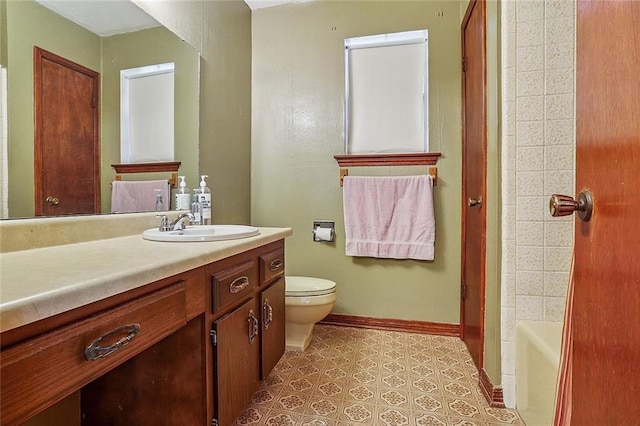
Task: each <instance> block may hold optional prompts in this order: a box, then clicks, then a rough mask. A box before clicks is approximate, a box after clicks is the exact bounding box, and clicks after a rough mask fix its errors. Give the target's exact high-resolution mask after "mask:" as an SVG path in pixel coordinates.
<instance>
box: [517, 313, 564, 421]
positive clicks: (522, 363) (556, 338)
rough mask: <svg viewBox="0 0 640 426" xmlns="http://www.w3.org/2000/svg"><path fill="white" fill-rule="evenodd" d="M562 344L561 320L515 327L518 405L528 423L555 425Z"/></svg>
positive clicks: (527, 323) (527, 322) (525, 323)
mask: <svg viewBox="0 0 640 426" xmlns="http://www.w3.org/2000/svg"><path fill="white" fill-rule="evenodd" d="M561 343H562V323H561V322H549V321H519V322H518V324H517V326H516V408H517V409H518V413H520V416H521V417H522V420H524V422H525V424H526V425H527V426H549V425H552V424H553V416H554V411H555V394H556V382H557V379H558V366H559V364H560V347H561Z"/></svg>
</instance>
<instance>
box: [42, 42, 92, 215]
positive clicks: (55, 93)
mask: <svg viewBox="0 0 640 426" xmlns="http://www.w3.org/2000/svg"><path fill="white" fill-rule="evenodd" d="M33 56H34V95H35V97H34V106H35V128H34V132H35V143H34V180H35V215H36V216H55V215H67V214H82V213H100V139H99V133H100V121H99V120H100V112H99V104H100V96H99V90H100V74H98V73H97V72H95V71H92V70H90V69H88V68H85V67H83V66H81V65H78V64H76V63H73V62H71V61H69V60H67V59H65V58H62V57H60V56H57V55H55V54H53V53H51V52H47V51H46V50H43V49H40V48H38V47H34V53H33Z"/></svg>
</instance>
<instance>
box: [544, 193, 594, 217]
mask: <svg viewBox="0 0 640 426" xmlns="http://www.w3.org/2000/svg"><path fill="white" fill-rule="evenodd" d="M549 211H550V212H551V216H553V217H560V216H568V215H570V214H573V212H574V211H577V212H578V217H580V219H581V220H583V221H585V222H588V221H589V219H591V212H592V211H593V197H592V196H591V193H590V192H589V191H587V190H584V191H582V192H580V194H578V201H576V200H574V199H573V197H570V196H568V195H559V194H553V195H552V196H551V199H550V200H549Z"/></svg>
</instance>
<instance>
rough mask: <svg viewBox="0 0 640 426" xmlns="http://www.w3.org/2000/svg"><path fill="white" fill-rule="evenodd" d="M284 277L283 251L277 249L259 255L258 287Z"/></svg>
mask: <svg viewBox="0 0 640 426" xmlns="http://www.w3.org/2000/svg"><path fill="white" fill-rule="evenodd" d="M281 275H284V250H283V249H278V250H274V251H271V252H269V253H265V254H263V255H260V285H263V284H266V283H268V282H271V281H272V280H273V279H274V278H276V277H279V276H281Z"/></svg>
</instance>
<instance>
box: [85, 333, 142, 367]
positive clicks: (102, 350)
mask: <svg viewBox="0 0 640 426" xmlns="http://www.w3.org/2000/svg"><path fill="white" fill-rule="evenodd" d="M139 331H140V324H129V325H123V326H122V327H118V328H116V329H115V330H112V331H110V332H108V333H107V334H104V335H102V336H100V337H98V338H97V339H96V340H94V341H93V342H92V343H91V344H90V345H89V346H87V348H86V349H85V350H84V357H85V358H86V359H87V361H95V360H97V359H99V358H104V357H106V356H109V355H111V354H112V353H114V352H115V351H117V350H118V349H120V348H121V347H123V346H126V345H127V344H129V342H130V341H132V340H133V338H134V337H136V335H137V334H138V332H139ZM124 333H126V335H125V336H122V337H121V338H119V339H118V340H116V341H115V342H113V343H110V344H108V346H101V344H102V342H103V340H107V341H112V340H113V338H114V336H117V335H118V334H124Z"/></svg>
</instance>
